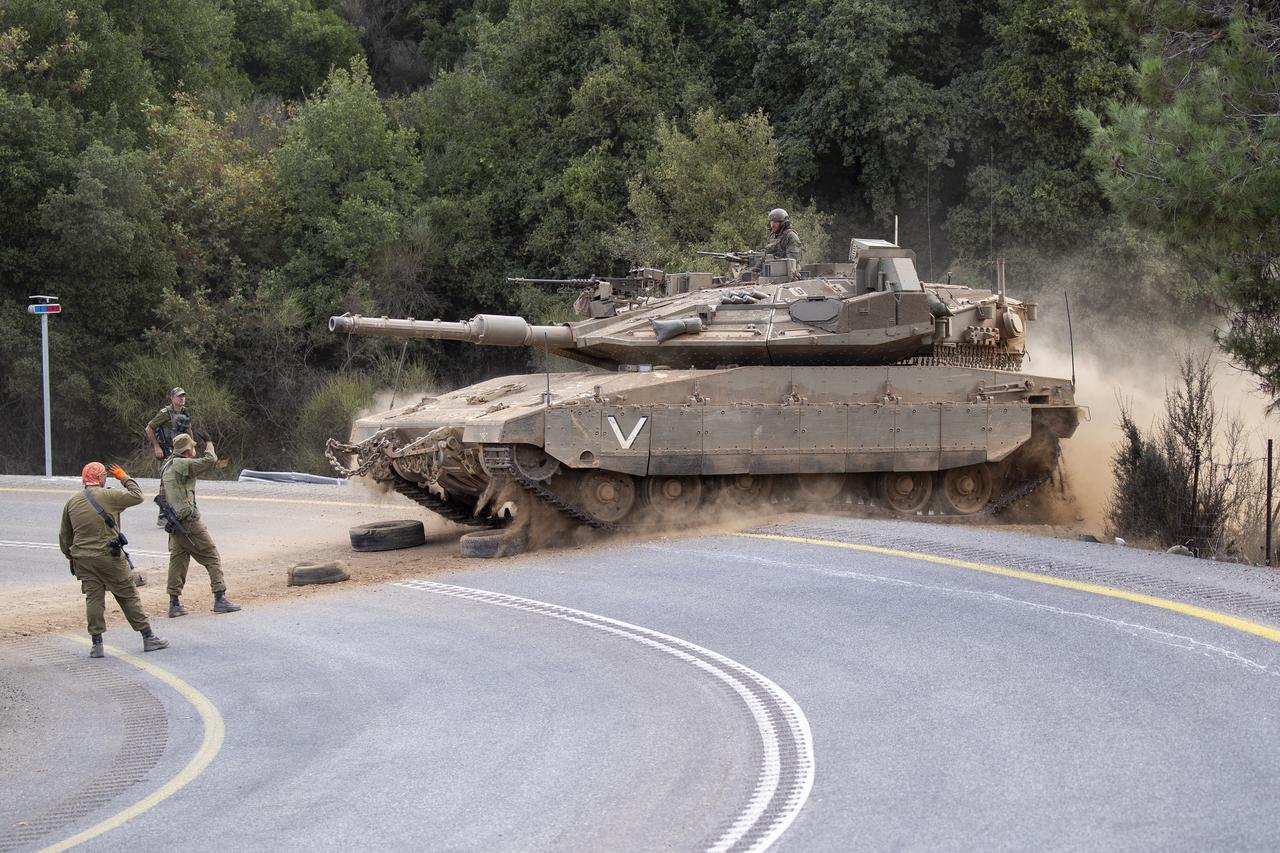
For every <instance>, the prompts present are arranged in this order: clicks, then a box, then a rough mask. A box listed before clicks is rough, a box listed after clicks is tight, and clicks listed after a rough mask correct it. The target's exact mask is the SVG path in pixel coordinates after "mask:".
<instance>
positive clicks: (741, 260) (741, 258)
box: [694, 252, 760, 266]
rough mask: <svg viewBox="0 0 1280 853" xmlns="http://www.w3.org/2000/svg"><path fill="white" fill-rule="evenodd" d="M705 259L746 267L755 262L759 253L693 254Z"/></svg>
mask: <svg viewBox="0 0 1280 853" xmlns="http://www.w3.org/2000/svg"><path fill="white" fill-rule="evenodd" d="M694 254H695V255H701V256H703V257H706V258H719V259H720V260H722V261H728V262H729V263H731V264H740V265H744V266H745V265H748V264H751V263H754V262H755V259H756V257H757V256H758V255H759V254H760V253H759V252H694Z"/></svg>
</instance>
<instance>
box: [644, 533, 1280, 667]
mask: <svg viewBox="0 0 1280 853" xmlns="http://www.w3.org/2000/svg"><path fill="white" fill-rule="evenodd" d="M639 547H641V548H644V549H645V550H649V551H658V552H660V553H670V554H681V555H685V556H687V555H689V554H694V555H698V556H704V557H718V558H731V559H733V560H737V561H740V562H744V563H757V564H759V565H761V566H766V567H767V568H768V569H769V570H770V571H776V570H777V569H779V568H786V569H796V570H799V571H805V572H811V573H813V574H816V575H822V576H824V577H831V578H840V579H842V580H851V581H861V582H862V583H869V584H884V585H886V586H899V587H903V588H904V589H915V590H923V591H926V592H934V593H938V594H940V595H950V596H957V597H964V598H972V599H976V600H978V601H987V602H994V603H996V604H1001V605H1005V606H1009V607H1019V608H1024V609H1027V610H1035V611H1039V612H1042V613H1052V614H1054V615H1056V616H1065V617H1067V618H1069V619H1080V620H1083V621H1086V622H1092V623H1094V624H1096V625H1102V626H1105V627H1108V628H1112V629H1115V630H1117V631H1120V632H1122V633H1125V634H1128V635H1129V636H1131V637H1134V638H1136V639H1139V640H1145V641H1148V642H1153V643H1157V644H1159V645H1163V646H1170V647H1172V648H1176V649H1182V650H1183V651H1189V652H1194V653H1196V654H1198V655H1202V656H1203V657H1207V658H1218V659H1221V660H1224V661H1226V662H1227V663H1230V664H1233V665H1236V666H1241V667H1244V668H1245V669H1249V670H1253V671H1255V672H1258V673H1265V674H1266V675H1271V676H1276V677H1280V667H1277V666H1276V665H1275V664H1274V663H1273V664H1271V665H1268V664H1266V663H1262V662H1260V661H1256V660H1254V659H1252V658H1249V657H1246V656H1245V655H1244V654H1242V653H1240V652H1237V651H1235V650H1234V649H1230V648H1227V647H1225V646H1221V645H1218V644H1216V643H1210V642H1207V641H1204V640H1197V639H1195V638H1194V637H1190V636H1187V635H1185V634H1175V633H1173V632H1171V631H1165V630H1162V629H1160V628H1155V627H1152V626H1150V625H1144V624H1142V623H1140V622H1130V621H1127V620H1125V619H1115V618H1111V617H1108V616H1102V615H1099V614H1097V613H1089V612H1086V611H1083V610H1067V609H1065V608H1062V607H1055V606H1053V605H1050V604H1041V603H1039V602H1036V601H1029V600H1027V599H1023V598H1015V597H1013V596H1010V595H1004V594H1003V593H998V592H994V591H992V590H982V589H965V588H961V587H953V586H945V585H943V584H935V583H923V582H921V581H913V580H907V579H905V578H895V577H889V576H887V575H875V574H870V573H868V572H856V571H852V570H849V569H832V568H829V567H827V566H826V565H823V564H820V563H814V562H796V561H794V560H783V559H781V558H778V557H770V556H767V555H765V556H756V555H752V554H728V553H726V552H723V551H712V550H707V549H697V548H673V547H668V546H663V545H641V546H639Z"/></svg>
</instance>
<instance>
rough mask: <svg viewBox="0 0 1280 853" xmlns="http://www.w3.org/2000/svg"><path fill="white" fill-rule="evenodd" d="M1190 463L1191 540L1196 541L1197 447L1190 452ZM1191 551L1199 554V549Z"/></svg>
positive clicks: (1198, 470) (1198, 455)
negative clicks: (1192, 469)
mask: <svg viewBox="0 0 1280 853" xmlns="http://www.w3.org/2000/svg"><path fill="white" fill-rule="evenodd" d="M1191 464H1192V466H1193V467H1194V468H1195V470H1194V471H1192V473H1191V541H1192V542H1195V541H1196V502H1197V499H1198V498H1199V491H1200V450H1199V448H1197V449H1196V450H1195V451H1193V452H1192V454H1191ZM1191 553H1193V554H1195V555H1196V556H1197V557H1199V556H1200V549H1199V548H1197V547H1194V546H1193V547H1192V548H1191Z"/></svg>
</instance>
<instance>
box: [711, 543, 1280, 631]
mask: <svg viewBox="0 0 1280 853" xmlns="http://www.w3.org/2000/svg"><path fill="white" fill-rule="evenodd" d="M736 535H737V536H743V537H746V538H749V539H772V540H775V541H778V542H798V543H801V544H804V545H824V546H827V547H829V548H845V549H847V550H850V551H866V552H868V553H871V554H883V555H885V556H887V557H905V558H907V559H909V560H923V561H925V562H927V563H940V564H942V565H944V566H954V567H956V568H959V569H969V570H971V571H975V572H986V573H987V574H990V575H1000V576H1002V577H1006V578H1017V579H1018V580H1024V581H1032V582H1033V583H1042V584H1048V585H1049V586H1060V587H1063V588H1064V589H1074V590H1077V591H1079V592H1088V593H1092V594H1093V595H1105V596H1107V597H1108V598H1120V599H1123V600H1125V601H1133V602H1137V603H1138V604H1146V605H1149V606H1151V607H1159V608H1160V609H1162V610H1172V611H1173V612H1174V613H1181V614H1182V615H1184V616H1191V617H1193V618H1196V619H1203V620H1205V621H1206V622H1216V623H1217V624H1219V625H1223V626H1225V627H1227V628H1233V629H1235V630H1236V631H1243V632H1244V633H1246V634H1254V635H1255V636H1258V637H1263V638H1265V639H1268V640H1271V641H1272V642H1276V643H1280V629H1276V628H1269V627H1267V626H1266V625H1259V624H1258V623H1257V622H1250V621H1249V620H1248V619H1241V618H1239V617H1236V616H1228V615H1227V614H1225V613H1218V612H1217V611H1214V610H1206V609H1205V608H1203V607H1196V606H1195V605H1194V604H1183V603H1182V602H1179V601H1169V600H1168V599H1165V598H1156V597H1155V596H1152V595H1143V594H1142V593H1138V592H1128V591H1126V590H1123V589H1115V588H1114V587H1109V586H1101V585H1099V584H1092V583H1081V582H1080V581H1072V580H1066V579H1065V578H1055V577H1052V576H1049V575H1039V574H1035V573H1033V572H1022V571H1018V570H1017V569H1006V568H1002V567H1001V566H992V565H989V564H987V563H972V562H969V561H968V560H955V559H952V558H951V557H937V556H934V555H933V554H922V553H919V552H917V551H898V550H896V549H894V548H880V547H877V546H875V545H855V544H853V543H852V542H837V541H835V540H833V539H809V538H806V537H803V536H778V535H775V534H771V533H738V534H736Z"/></svg>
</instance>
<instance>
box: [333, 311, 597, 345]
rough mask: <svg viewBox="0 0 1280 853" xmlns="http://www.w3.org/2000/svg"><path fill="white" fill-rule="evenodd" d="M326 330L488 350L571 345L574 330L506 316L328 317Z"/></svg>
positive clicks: (352, 315) (357, 315) (356, 315)
mask: <svg viewBox="0 0 1280 853" xmlns="http://www.w3.org/2000/svg"><path fill="white" fill-rule="evenodd" d="M329 331H331V332H345V333H346V334H348V335H371V336H374V337H384V338H425V339H428V340H436V341H467V342H469V343H473V344H480V345H482V346H490V347H525V346H528V347H537V346H542V345H543V344H544V343H545V344H546V345H547V346H553V347H572V346H573V345H574V340H573V330H572V329H570V328H569V327H568V326H532V325H530V324H529V323H528V321H526V320H525V319H524V318H523V317H512V316H510V315H507V314H477V315H476V316H474V317H472V318H471V319H470V320H463V321H461V322H457V323H451V322H447V321H444V320H398V319H394V318H390V317H361V316H360V315H359V314H343V315H342V316H340V317H330V318H329Z"/></svg>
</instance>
